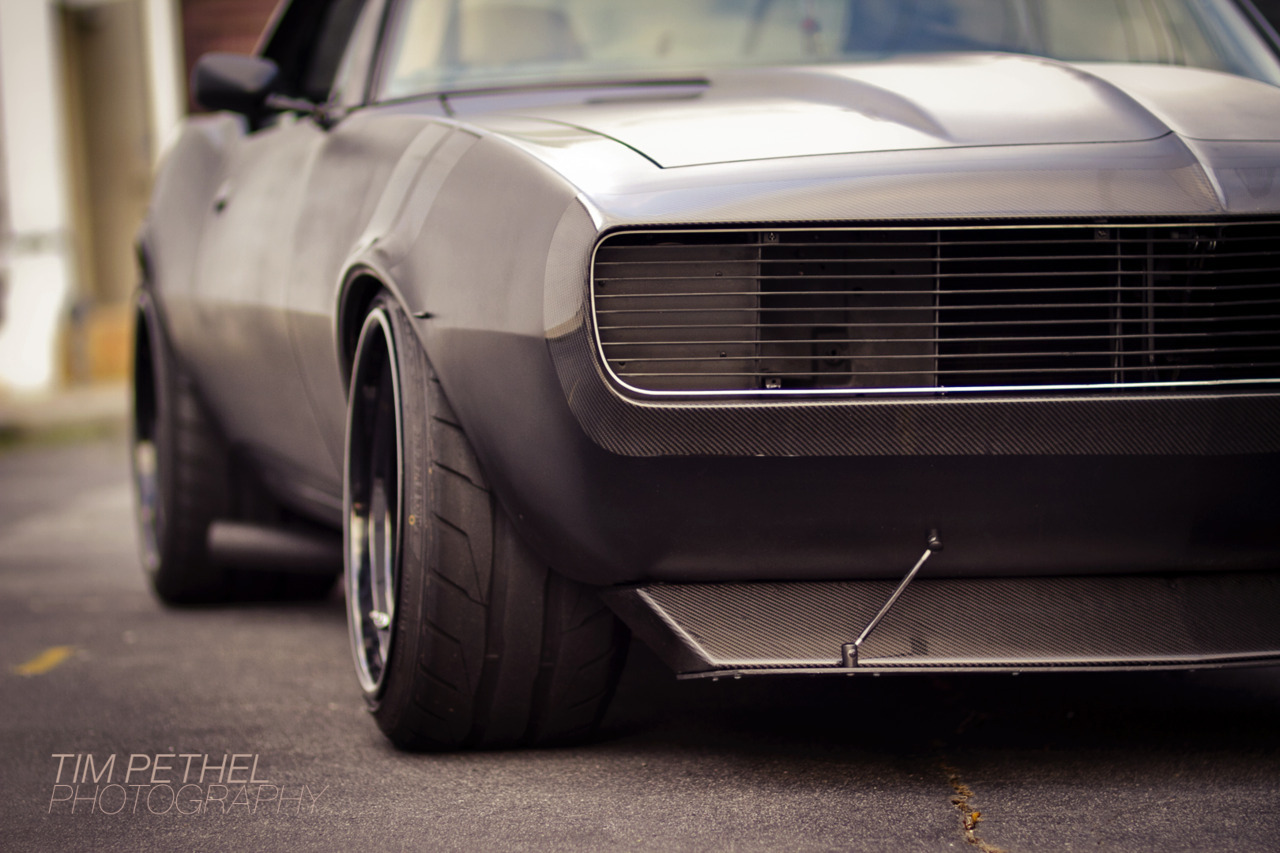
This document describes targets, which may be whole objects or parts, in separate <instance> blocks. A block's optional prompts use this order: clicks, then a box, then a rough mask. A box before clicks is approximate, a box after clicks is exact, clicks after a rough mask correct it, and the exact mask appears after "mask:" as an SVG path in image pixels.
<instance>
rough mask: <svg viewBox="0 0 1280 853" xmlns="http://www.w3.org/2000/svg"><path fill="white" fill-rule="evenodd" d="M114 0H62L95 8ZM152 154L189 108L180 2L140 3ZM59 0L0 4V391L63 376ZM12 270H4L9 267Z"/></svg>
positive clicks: (65, 261)
mask: <svg viewBox="0 0 1280 853" xmlns="http://www.w3.org/2000/svg"><path fill="white" fill-rule="evenodd" d="M99 2H112V0H61V4H62V5H67V6H77V5H89V4H92V3H99ZM141 2H142V7H143V16H142V17H143V26H144V29H145V31H146V32H145V40H146V44H147V56H146V62H147V70H148V84H149V88H150V100H151V103H150V108H151V109H150V116H151V133H152V145H151V150H152V154H153V157H154V158H156V159H158V158H159V156H160V154H161V153H162V151H163V150H164V148H165V147H167V145H168V144H169V142H170V141H171V140H172V138H173V136H174V134H175V132H176V129H177V126H178V122H179V121H180V120H181V117H182V114H183V112H184V110H185V96H184V91H185V84H184V83H183V80H182V71H181V68H182V56H181V47H180V46H181V39H180V38H179V21H180V13H179V6H178V2H179V0H141ZM59 5H60V4H59V0H0V134H2V135H3V142H2V144H0V150H2V151H3V153H4V157H3V162H4V169H5V176H4V180H3V181H0V187H7V190H8V199H7V208H8V211H9V228H10V231H11V233H10V234H0V275H4V277H5V278H7V281H8V284H7V289H6V295H5V305H4V307H3V311H0V316H2V317H3V323H2V325H0V392H4V391H10V392H19V393H21V392H41V391H48V390H51V389H53V388H54V387H55V385H56V383H57V381H58V379H59V378H60V377H59V371H58V366H59V361H58V353H59V335H60V332H61V329H62V328H63V327H64V326H65V324H66V319H67V317H66V314H67V308H68V306H69V305H70V303H71V300H72V298H73V296H74V294H75V292H76V282H75V263H74V260H75V259H74V258H73V257H72V255H71V252H72V246H73V244H74V241H72V240H71V239H70V236H71V234H70V229H71V228H72V227H73V226H72V222H73V219H72V217H71V215H70V210H69V201H68V199H69V197H70V195H69V192H68V174H69V169H68V161H67V157H66V147H67V146H66V130H65V128H64V116H65V112H64V97H63V91H64V89H63V81H62V80H61V69H62V63H61V58H60V55H59V51H60V44H61V40H60V37H59V36H60V33H59V29H58V27H59V21H58V15H59V12H58V7H59ZM5 267H7V273H6V272H5V269H4V268H5Z"/></svg>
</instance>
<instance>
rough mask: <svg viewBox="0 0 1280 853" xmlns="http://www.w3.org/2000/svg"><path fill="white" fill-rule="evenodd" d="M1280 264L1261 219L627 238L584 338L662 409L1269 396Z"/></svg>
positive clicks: (602, 277)
mask: <svg viewBox="0 0 1280 853" xmlns="http://www.w3.org/2000/svg"><path fill="white" fill-rule="evenodd" d="M1277 246H1280V221H1278V220H1269V219H1231V220H1222V221H1196V222H1106V223H1080V222H1069V223H1052V222H1048V223H1017V224H996V225H953V224H939V225H926V226H920V225H904V226H892V225H890V226H865V227H863V226H857V227H840V228H760V229H706V230H693V229H689V230H624V231H618V232H612V233H610V234H608V235H606V236H605V237H604V238H602V239H601V240H600V241H599V242H598V243H597V245H596V248H595V251H594V253H593V257H592V264H591V291H590V294H591V300H590V301H591V309H592V322H593V327H594V330H595V340H596V346H597V351H598V355H599V357H600V360H601V363H602V364H603V365H604V366H605V369H606V371H607V372H608V374H609V375H610V376H611V378H612V379H613V380H614V381H615V382H617V383H618V384H619V385H621V386H622V387H624V388H625V389H627V390H629V391H631V392H634V393H635V394H639V395H643V396H651V397H679V396H698V397H718V396H719V397H723V396H735V397H754V396H768V397H773V396H779V395H790V396H794V395H805V396H832V395H844V396H847V395H882V394H889V395H903V394H926V395H927V394H940V393H947V394H950V393H987V392H1033V393H1039V392H1046V391H1072V390H1137V389H1146V388H1204V387H1217V386H1224V387H1232V386H1268V385H1274V384H1278V383H1280V249H1277V248H1274V247H1277ZM864 283H865V284H864ZM1035 297H1039V298H1035Z"/></svg>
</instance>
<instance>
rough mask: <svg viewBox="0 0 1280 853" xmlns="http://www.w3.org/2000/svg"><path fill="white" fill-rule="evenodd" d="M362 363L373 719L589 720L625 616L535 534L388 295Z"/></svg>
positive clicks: (354, 494) (351, 540)
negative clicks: (488, 475) (523, 527)
mask: <svg viewBox="0 0 1280 853" xmlns="http://www.w3.org/2000/svg"><path fill="white" fill-rule="evenodd" d="M352 377H353V378H352V385H351V396H350V404H349V409H348V422H347V452H346V518H347V523H346V525H345V532H346V554H347V574H346V584H347V600H348V624H349V626H350V633H351V641H352V650H353V653H354V655H355V659H356V668H357V672H358V675H359V679H360V683H361V686H362V688H363V689H364V693H365V698H366V700H367V702H368V706H369V710H370V711H371V712H372V714H373V716H374V719H375V720H376V721H377V724H378V726H379V727H380V728H381V729H382V731H383V732H384V733H385V734H386V735H387V737H388V738H390V739H391V741H392V742H393V743H395V744H396V745H397V746H399V747H401V748H405V749H429V750H442V749H456V748H460V747H481V748H484V747H500V746H512V745H518V744H543V743H552V742H562V741H568V740H576V739H580V738H583V737H585V736H587V735H589V734H590V733H591V732H592V731H593V730H594V729H595V727H596V726H597V725H598V723H599V721H600V718H601V717H602V716H603V714H604V711H605V709H606V707H607V705H608V702H609V700H610V698H611V697H612V694H613V690H614V687H615V686H616V684H617V678H618V675H619V673H620V671H621V668H622V664H623V662H624V659H625V654H626V639H627V636H626V631H625V629H624V628H623V627H622V625H621V623H620V622H619V621H618V620H617V618H616V617H615V616H614V615H613V613H612V612H611V611H609V610H608V609H607V608H605V607H604V605H603V604H601V603H600V601H599V599H598V597H597V596H596V595H595V593H594V591H592V590H591V589H590V588H589V587H585V586H583V585H581V584H577V583H574V582H572V581H568V580H566V579H564V578H561V577H560V576H558V575H556V574H555V573H553V572H550V571H548V570H547V568H546V567H545V566H544V565H542V564H541V563H540V562H539V561H538V560H537V558H536V557H535V556H534V555H533V554H532V553H531V552H530V551H529V549H528V548H527V547H526V546H525V545H524V543H523V541H522V540H521V539H520V537H519V535H518V534H517V533H516V531H515V529H514V528H513V527H512V525H511V523H510V521H509V520H508V518H507V516H506V513H505V512H504V511H503V509H502V507H501V506H500V504H499V503H498V502H497V500H496V499H495V497H494V495H493V493H492V492H491V490H490V489H489V487H488V484H487V481H486V480H485V477H484V475H483V473H482V472H481V470H480V465H479V462H478V460H477V459H476V456H475V454H474V452H473V451H472V449H471V446H470V443H469V442H468V440H467V437H466V435H465V433H464V432H463V430H462V428H461V426H460V425H459V423H458V420H457V418H456V416H455V415H454V413H453V411H452V410H451V409H450V407H449V404H448V402H447V401H446V399H445V396H444V393H443V391H442V389H441V387H440V383H439V381H438V380H437V379H436V377H435V376H434V375H433V374H432V372H431V369H430V366H429V365H428V363H427V360H426V356H425V354H424V353H423V351H422V348H421V346H420V345H419V344H418V342H417V340H416V338H415V337H414V335H413V331H412V329H411V328H410V327H409V320H408V318H407V317H406V316H405V314H404V312H403V311H402V310H401V309H400V308H399V306H398V305H397V304H396V303H395V302H394V301H392V300H391V299H390V298H388V297H381V298H379V299H378V300H375V302H374V304H373V306H372V308H371V310H370V312H369V314H368V317H367V319H366V321H365V324H364V327H363V329H362V331H361V334H360V341H359V344H358V346H357V351H356V358H355V363H354V368H353V371H352Z"/></svg>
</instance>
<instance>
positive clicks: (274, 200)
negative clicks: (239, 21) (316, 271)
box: [193, 0, 366, 509]
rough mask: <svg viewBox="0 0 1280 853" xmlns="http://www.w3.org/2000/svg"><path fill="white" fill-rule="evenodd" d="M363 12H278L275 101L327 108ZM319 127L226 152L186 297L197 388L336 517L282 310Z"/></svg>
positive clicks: (334, 8)
mask: <svg viewBox="0 0 1280 853" xmlns="http://www.w3.org/2000/svg"><path fill="white" fill-rule="evenodd" d="M365 4H366V0H322V2H305V3H304V2H295V3H293V4H292V6H291V7H290V8H289V9H287V10H286V11H285V13H284V14H283V16H282V17H281V18H280V19H279V21H278V23H277V25H276V27H275V30H274V33H273V35H272V36H271V38H270V39H269V40H268V42H267V45H266V47H265V48H264V50H263V55H265V56H266V57H267V58H270V59H272V60H274V61H275V62H276V63H277V65H278V66H279V68H280V76H279V83H278V85H277V86H276V87H275V91H276V93H277V94H278V95H279V96H283V97H284V98H289V99H293V102H295V103H297V104H301V103H304V102H310V103H319V104H324V103H326V102H327V101H328V99H329V93H330V90H331V88H332V85H333V81H334V78H335V76H336V74H337V70H338V68H339V65H340V62H341V60H342V57H343V55H344V53H345V51H346V48H347V45H348V43H349V42H350V40H351V36H352V33H353V31H354V29H355V24H356V22H357V19H358V17H359V14H360V12H361V10H362V9H363V7H364V6H365ZM326 124H327V122H326V120H325V117H324V113H323V110H315V111H308V110H305V109H298V110H294V111H283V112H279V113H277V114H276V115H274V116H271V117H268V118H266V119H264V120H262V121H261V122H259V123H258V124H257V125H249V126H246V128H245V132H244V133H243V134H242V135H240V136H239V137H238V138H236V139H234V140H233V141H232V142H231V143H230V145H229V148H228V151H227V154H226V157H225V160H224V163H225V166H224V172H223V175H222V176H221V183H220V188H219V190H218V193H217V195H216V197H215V199H214V202H213V204H212V210H210V211H209V212H208V213H207V216H208V217H209V218H208V224H207V226H206V228H205V234H204V238H203V240H202V241H201V245H200V249H199V257H198V262H197V272H196V277H195V278H196V280H195V282H194V288H193V289H194V303H195V310H196V313H197V315H198V322H199V324H200V327H201V334H200V335H199V342H198V343H196V344H195V346H196V347H197V348H198V349H203V350H205V352H203V353H198V354H197V357H196V359H195V361H196V363H198V364H201V365H204V366H205V369H204V373H203V375H201V376H200V380H201V387H202V390H203V391H204V393H205V394H206V395H207V396H208V397H210V398H211V399H210V402H211V403H212V404H213V408H214V409H215V410H216V411H218V412H219V414H220V415H221V417H222V425H223V427H224V428H225V429H226V431H227V433H228V435H229V437H230V438H231V439H232V441H233V442H235V443H236V444H237V445H238V446H240V447H241V448H242V449H243V450H245V451H247V452H248V453H249V455H250V456H252V457H253V459H254V461H255V462H256V463H257V464H258V467H260V468H262V469H264V470H265V471H267V473H268V477H269V479H272V480H275V481H276V482H279V483H281V484H284V485H285V486H286V489H285V491H287V492H289V493H293V494H306V495H308V498H309V500H310V501H311V502H313V503H316V502H318V503H320V504H323V505H327V506H329V508H330V509H333V508H336V507H338V506H340V502H341V473H340V471H341V465H340V460H338V459H335V458H334V456H333V454H332V453H330V452H329V450H328V448H327V447H326V445H325V443H324V441H323V440H322V439H321V433H320V430H319V428H318V427H317V424H316V420H315V414H314V412H313V410H312V406H311V398H310V396H309V395H308V393H307V389H306V385H305V383H304V382H303V380H302V377H301V371H300V368H299V365H298V362H297V359H296V358H295V355H294V351H293V347H292V345H291V343H290V329H289V323H288V319H287V310H286V301H287V299H286V297H287V293H288V284H289V281H290V276H291V270H292V269H293V267H294V265H295V263H296V258H295V257H294V250H295V246H294V235H295V233H296V231H297V223H298V219H299V217H300V216H301V215H303V209H304V205H303V202H304V199H305V198H306V193H307V186H308V183H309V181H310V180H311V169H312V166H313V163H314V160H315V157H316V152H317V150H318V149H319V147H320V146H321V145H322V144H323V143H324V142H325V140H326V137H327V133H328V131H327V128H326Z"/></svg>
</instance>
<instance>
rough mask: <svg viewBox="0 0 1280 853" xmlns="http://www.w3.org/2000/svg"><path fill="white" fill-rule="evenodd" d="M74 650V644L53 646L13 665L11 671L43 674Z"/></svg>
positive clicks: (64, 659) (20, 673) (61, 661)
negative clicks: (23, 661) (19, 663)
mask: <svg viewBox="0 0 1280 853" xmlns="http://www.w3.org/2000/svg"><path fill="white" fill-rule="evenodd" d="M75 650H76V647H75V646H53V647H52V648H48V649H45V650H44V651H42V652H41V653H40V654H38V655H36V656H35V657H33V658H32V659H31V660H29V661H27V662H26V663H24V664H22V665H21V666H15V667H14V668H13V671H14V672H16V673H17V674H18V675H28V676H30V675H44V674H45V673H46V672H48V671H49V670H51V669H53V668H54V667H55V666H57V665H59V664H61V663H63V662H64V661H66V659H67V658H69V657H71V655H72V654H74V653H75Z"/></svg>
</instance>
